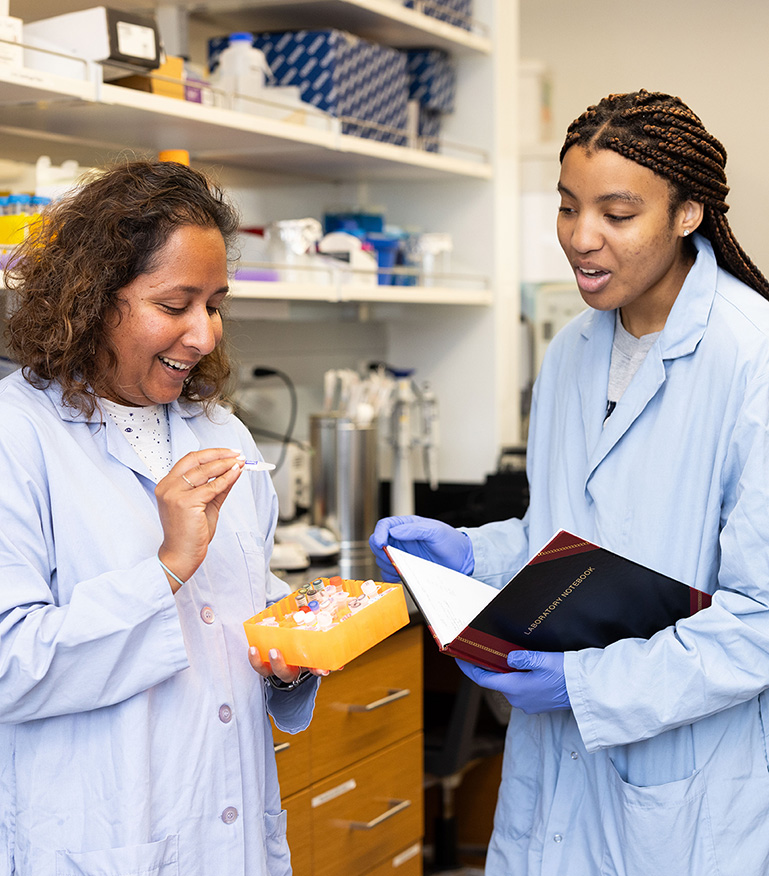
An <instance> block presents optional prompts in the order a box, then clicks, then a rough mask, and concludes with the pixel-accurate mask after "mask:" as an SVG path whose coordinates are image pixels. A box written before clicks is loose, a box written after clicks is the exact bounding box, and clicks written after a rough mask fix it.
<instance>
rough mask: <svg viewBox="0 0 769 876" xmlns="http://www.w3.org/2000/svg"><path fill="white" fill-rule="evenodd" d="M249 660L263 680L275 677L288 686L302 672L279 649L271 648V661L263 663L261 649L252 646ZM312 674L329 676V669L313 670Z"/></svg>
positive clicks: (249, 651) (300, 668)
mask: <svg viewBox="0 0 769 876" xmlns="http://www.w3.org/2000/svg"><path fill="white" fill-rule="evenodd" d="M248 659H249V662H250V663H251V666H252V667H253V668H254V669H255V670H256V671H257V672H258V673H259V675H261V676H262V678H267V677H268V676H270V675H275V676H277V677H278V678H279V679H280V680H281V681H285V682H286V683H287V684H290V683H291V682H292V681H296V680H297V678H299V673H300V672H301V671H302V667H301V666H289V665H288V664H287V663H286V661H285V660H284V659H283V655H282V654H281V653H280V651H278V649H277V648H271V649H270V659H269V661H267V662H263V661H262V658H261V656H260V654H259V649H258V648H254V647H253V646H252V647H251V648H249V649H248ZM310 672H311V673H312V674H313V675H320V676H324V675H328V669H311V670H310Z"/></svg>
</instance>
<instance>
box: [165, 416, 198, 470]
mask: <svg viewBox="0 0 769 876" xmlns="http://www.w3.org/2000/svg"><path fill="white" fill-rule="evenodd" d="M194 416H202V414H201V412H200V409H199V408H197V407H191V406H187V405H183V404H180V402H179V401H175V402H173V404H171V405H170V406H169V408H168V419H169V423H170V425H171V458H172V459H173V461H174V463H176V462H178V461H179V460H180V459H181V458H182V457H183V456H185V455H186V454H187V453H192V451H193V450H200V440H199V439H198V437H197V435H196V434H195V432H194V431H193V430H192V429H191V428H190V425H189V423H188V420H189V419H190V417H194Z"/></svg>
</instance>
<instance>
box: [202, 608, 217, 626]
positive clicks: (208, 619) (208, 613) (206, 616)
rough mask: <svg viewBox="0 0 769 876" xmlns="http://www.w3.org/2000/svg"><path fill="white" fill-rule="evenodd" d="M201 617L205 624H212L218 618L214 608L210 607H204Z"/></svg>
mask: <svg viewBox="0 0 769 876" xmlns="http://www.w3.org/2000/svg"><path fill="white" fill-rule="evenodd" d="M200 616H201V618H202V619H203V623H204V624H212V623H213V622H214V618H215V617H216V615H215V614H214V610H213V608H210V607H209V606H208V605H204V606H203V608H201V609H200Z"/></svg>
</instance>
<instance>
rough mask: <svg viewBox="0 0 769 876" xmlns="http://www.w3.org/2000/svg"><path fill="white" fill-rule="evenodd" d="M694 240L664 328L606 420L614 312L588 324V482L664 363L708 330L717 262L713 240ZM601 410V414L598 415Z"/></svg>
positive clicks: (655, 384) (584, 382)
mask: <svg viewBox="0 0 769 876" xmlns="http://www.w3.org/2000/svg"><path fill="white" fill-rule="evenodd" d="M694 244H695V246H696V248H697V251H698V254H697V259H696V261H695V263H694V265H693V266H692V268H691V270H690V271H689V274H688V275H687V277H686V280H685V281H684V284H683V286H682V287H681V291H680V292H679V293H678V297H677V298H676V300H675V303H674V304H673V307H672V309H671V311H670V313H669V315H668V318H667V321H666V323H665V327H664V329H663V330H662V332H661V333H660V336H659V337H658V338H657V340H656V342H655V343H654V345H653V346H652V348H651V349H650V350H649V352H648V353H647V355H646V358H645V359H644V361H643V363H642V364H641V367H640V368H639V369H638V371H637V372H636V374H635V375H634V376H633V379H632V380H631V381H630V385H629V386H628V388H627V389H626V390H625V393H624V395H623V396H622V398H621V399H620V401H619V403H618V404H617V407H616V408H615V409H614V412H613V413H612V415H611V416H610V417H609V419H608V420H607V421H606V424H605V425H604V422H603V420H604V416H605V412H606V401H607V400H606V397H607V387H608V375H609V366H610V364H611V348H612V344H613V340H614V320H615V318H616V315H615V311H611V312H608V313H601V314H597V315H596V319H594V320H593V321H592V322H591V323H588V325H587V326H586V330H585V335H586V339H587V344H588V350H589V352H588V355H587V356H586V361H585V365H586V367H583V369H582V370H581V373H580V376H579V383H580V393H581V395H582V402H583V407H582V416H583V419H584V423H585V437H586V447H587V450H588V466H587V475H586V483H587V481H589V480H590V477H591V475H592V474H593V472H594V471H595V470H596V468H597V467H598V466H599V465H600V464H601V462H602V461H603V460H604V459H605V458H606V456H607V454H608V453H609V452H610V451H611V450H612V448H613V447H614V446H615V445H616V444H617V442H618V441H619V440H620V439H621V438H622V436H623V435H624V434H625V433H626V432H627V431H628V429H630V427H631V426H632V425H633V423H634V422H635V421H636V420H637V419H638V417H640V416H641V414H642V413H643V411H644V409H645V408H646V406H647V405H648V404H649V402H650V401H651V400H652V399H653V398H654V396H655V395H656V394H657V393H658V392H659V391H660V389H661V387H662V386H663V385H664V383H665V380H666V375H667V370H666V365H665V362H666V361H667V360H672V359H677V358H679V357H680V356H688V355H689V354H690V353H692V352H693V351H694V350H695V349H696V347H697V344H698V343H699V342H700V340H701V339H702V336H703V334H704V333H705V328H706V327H707V323H708V318H709V317H710V310H711V308H712V306H713V298H714V296H715V291H716V281H717V275H718V267H717V264H716V260H715V256H714V255H713V248H712V246H711V245H710V241H708V240H707V239H706V238H704V237H701V236H700V235H699V234H695V235H694ZM598 375H602V377H601V379H597V377H598ZM591 383H592V386H591ZM599 409H600V410H601V414H600V415H598V414H597V412H598V411H599Z"/></svg>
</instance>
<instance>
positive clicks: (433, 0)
mask: <svg viewBox="0 0 769 876" xmlns="http://www.w3.org/2000/svg"><path fill="white" fill-rule="evenodd" d="M403 5H404V6H408V7H409V8H410V9H416V11H417V12H423V13H424V14H425V15H431V16H432V17H433V18H437V19H438V20H439V21H445V22H448V24H453V25H454V26H455V27H463V28H464V29H465V30H472V17H473V0H404V2H403Z"/></svg>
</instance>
